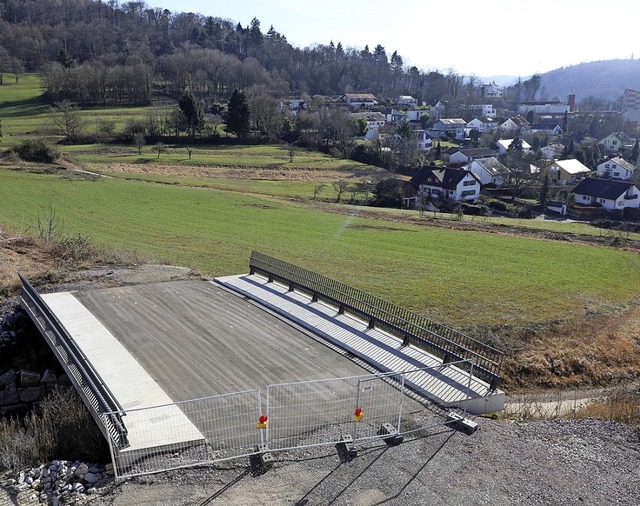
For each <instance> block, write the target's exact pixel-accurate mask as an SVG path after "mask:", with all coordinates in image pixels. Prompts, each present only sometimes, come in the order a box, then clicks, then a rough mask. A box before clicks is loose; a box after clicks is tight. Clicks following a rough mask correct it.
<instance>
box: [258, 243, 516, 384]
mask: <svg viewBox="0 0 640 506" xmlns="http://www.w3.org/2000/svg"><path fill="white" fill-rule="evenodd" d="M249 268H250V273H251V274H255V273H258V274H261V275H263V276H265V277H267V279H268V280H269V281H270V282H271V281H279V282H281V283H283V284H285V285H288V286H289V289H290V290H296V289H297V290H298V291H301V292H304V293H307V294H309V295H310V296H311V297H312V298H313V300H314V301H315V300H324V301H325V302H328V303H329V304H332V305H335V306H336V307H337V308H338V311H339V312H344V311H347V312H349V313H351V314H353V315H355V316H357V317H359V318H363V319H365V320H366V321H368V322H369V327H370V328H374V327H377V328H380V329H382V330H385V331H387V332H389V333H391V334H393V335H395V336H397V337H400V338H401V339H402V340H403V343H404V344H405V345H407V344H412V345H414V346H416V347H418V348H421V349H423V350H425V351H428V352H430V353H432V354H434V355H435V356H437V357H439V358H441V359H442V361H443V362H444V363H448V362H454V361H470V362H469V363H471V362H473V363H474V364H475V366H473V373H474V375H475V376H477V377H479V378H481V379H483V380H485V381H487V383H489V385H490V389H491V390H495V389H496V388H497V386H498V383H499V381H500V368H501V367H502V361H503V359H504V353H503V352H501V351H500V350H497V349H496V348H493V347H492V346H489V345H488V344H485V343H483V342H481V341H478V340H477V339H474V338H472V337H470V336H467V335H466V334H463V333H462V332H458V331H457V330H454V329H452V328H450V327H447V326H446V325H442V324H440V323H437V322H434V321H432V320H430V319H429V318H427V317H425V316H421V315H419V314H416V313H413V312H411V311H408V310H407V309H404V308H401V307H399V306H396V305H395V304H392V303H390V302H387V301H385V300H382V299H380V298H378V297H376V296H375V295H371V294H369V293H366V292H363V291H361V290H358V289H357V288H353V287H351V286H348V285H345V284H344V283H341V282H339V281H335V280H333V279H331V278H327V277H325V276H322V275H320V274H317V273H315V272H312V271H309V270H307V269H304V268H302V267H298V266H296V265H293V264H290V263H288V262H284V261H282V260H278V259H277V258H273V257H270V256H268V255H265V254H263V253H259V252H257V251H253V252H252V253H251V259H250V263H249Z"/></svg>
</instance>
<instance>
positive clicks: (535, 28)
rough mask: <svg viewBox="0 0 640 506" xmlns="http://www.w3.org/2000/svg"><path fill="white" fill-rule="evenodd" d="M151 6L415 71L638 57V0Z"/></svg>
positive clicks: (524, 72)
mask: <svg viewBox="0 0 640 506" xmlns="http://www.w3.org/2000/svg"><path fill="white" fill-rule="evenodd" d="M147 4H148V5H150V6H152V7H162V8H167V9H169V10H170V11H172V12H195V13H200V14H204V15H207V16H214V17H219V18H224V19H231V20H233V21H236V22H240V23H241V24H242V26H245V27H246V26H247V25H248V24H249V23H250V22H251V20H252V19H253V18H254V17H255V18H258V19H259V20H260V27H261V29H262V32H263V33H265V32H267V31H268V29H269V27H270V26H271V25H273V26H274V28H275V29H276V30H277V31H278V32H280V33H281V34H283V35H285V36H286V37H287V40H288V41H289V42H290V43H291V44H292V45H294V46H298V47H307V46H310V45H314V44H328V43H329V42H330V41H333V42H334V43H336V44H337V43H338V42H341V43H342V45H343V46H344V47H345V48H346V47H353V48H358V49H362V48H364V46H365V45H369V49H371V50H372V49H373V48H374V47H375V46H376V45H377V44H381V45H382V46H384V48H385V50H386V53H387V55H388V56H391V54H392V53H393V51H396V50H397V51H398V53H399V54H400V55H401V56H402V57H403V59H404V62H405V64H408V65H409V66H411V65H415V66H416V67H418V68H419V69H421V70H447V69H449V68H453V69H454V70H456V71H457V72H459V73H461V74H464V75H476V76H479V77H486V76H496V75H510V76H522V77H525V76H529V75H531V74H533V73H535V72H547V71H549V70H553V69H555V68H558V67H565V66H570V65H575V64H578V63H582V62H589V61H597V60H609V59H625V58H631V57H632V55H633V57H634V58H640V36H639V35H640V30H639V26H640V22H639V20H640V1H639V0H527V1H525V0H456V1H451V2H448V1H446V0H438V1H434V0H401V1H395V2H394V1H389V0H341V1H339V0H323V1H314V2H311V1H307V0H224V1H223V0H189V1H188V2H185V1H184V0H149V1H147Z"/></svg>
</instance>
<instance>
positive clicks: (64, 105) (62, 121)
mask: <svg viewBox="0 0 640 506" xmlns="http://www.w3.org/2000/svg"><path fill="white" fill-rule="evenodd" d="M51 118H52V120H53V124H54V125H55V126H57V127H58V128H59V129H60V130H62V133H63V135H64V136H65V137H66V138H67V142H69V143H70V142H71V141H72V140H73V139H74V138H75V136H76V135H78V134H79V133H80V132H81V131H82V129H83V128H84V126H85V123H86V122H85V120H84V118H83V117H82V115H81V113H80V110H79V109H78V107H76V106H75V105H74V104H72V103H71V102H69V101H68V100H63V101H62V102H56V103H55V104H54V106H53V107H52V108H51Z"/></svg>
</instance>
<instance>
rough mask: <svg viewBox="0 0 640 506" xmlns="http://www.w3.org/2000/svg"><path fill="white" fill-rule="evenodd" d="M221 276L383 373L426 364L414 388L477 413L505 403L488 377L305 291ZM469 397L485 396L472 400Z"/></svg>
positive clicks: (415, 375) (413, 377)
mask: <svg viewBox="0 0 640 506" xmlns="http://www.w3.org/2000/svg"><path fill="white" fill-rule="evenodd" d="M217 281H219V282H220V283H222V284H224V285H225V286H228V287H230V288H232V289H234V290H236V291H238V293H241V294H244V295H246V296H247V297H250V298H252V299H254V300H256V301H258V302H260V303H262V304H264V305H265V306H266V307H268V308H270V309H272V310H274V311H278V312H281V313H282V314H283V315H286V316H287V317H288V318H290V319H292V320H293V321H295V322H296V323H298V324H300V325H302V326H304V327H305V328H308V329H309V330H311V331H313V332H314V333H316V334H318V335H320V336H322V337H323V338H324V339H326V340H327V341H328V342H331V343H332V344H334V345H336V346H339V347H340V348H342V349H345V350H347V351H349V352H350V353H351V354H353V355H354V356H356V357H359V358H361V359H362V360H364V361H366V362H368V363H369V364H371V365H373V366H374V367H375V368H376V369H378V370H379V371H381V372H391V371H414V370H416V369H425V368H428V369H425V370H423V371H416V372H412V373H409V374H407V376H406V381H407V383H408V384H409V385H410V386H411V388H412V389H413V390H414V391H416V392H419V393H421V395H423V396H424V397H426V398H428V399H431V400H434V401H436V402H438V403H439V404H440V405H443V406H459V407H465V406H466V407H467V408H468V409H470V411H472V412H475V413H485V412H487V411H499V410H501V409H502V407H503V405H504V393H503V392H501V391H497V392H491V391H490V388H489V384H488V383H487V382H485V381H482V380H480V379H479V378H477V377H475V376H471V377H469V374H468V373H466V372H465V371H463V370H461V369H459V368H457V367H455V366H451V365H447V366H444V365H443V364H442V360H440V359H438V358H436V357H434V356H433V355H431V354H429V353H428V352H426V351H424V350H422V349H420V348H417V347H415V346H412V345H409V346H404V345H403V343H402V340H401V339H399V338H397V337H395V336H393V335H391V334H388V333H387V332H384V331H381V330H379V329H376V328H373V329H369V328H368V325H367V323H366V322H364V321H362V320H360V319H358V318H355V317H353V316H351V315H348V314H338V313H337V308H335V307H333V306H330V305H327V304H325V303H323V302H314V301H313V300H312V299H311V297H310V296H308V295H307V294H304V293H300V292H296V291H289V288H288V287H287V286H284V285H282V284H279V283H273V282H271V283H270V282H268V280H267V279H266V278H264V277H262V276H257V275H248V274H247V275H240V276H226V277H223V278H218V279H217ZM469 397H471V398H473V399H482V400H481V401H479V402H477V401H475V402H469Z"/></svg>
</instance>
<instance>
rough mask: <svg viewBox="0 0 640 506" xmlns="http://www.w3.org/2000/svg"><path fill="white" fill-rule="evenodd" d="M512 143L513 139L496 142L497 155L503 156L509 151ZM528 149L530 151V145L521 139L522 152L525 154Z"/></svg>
mask: <svg viewBox="0 0 640 506" xmlns="http://www.w3.org/2000/svg"><path fill="white" fill-rule="evenodd" d="M512 142H513V139H500V140H499V141H498V142H496V146H497V147H498V154H500V155H504V154H505V153H506V152H507V150H508V149H509V146H511V143H512ZM530 149H531V144H529V143H528V142H527V141H525V140H524V139H523V140H522V151H524V152H525V153H527V152H528V151H529V150H530Z"/></svg>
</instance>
